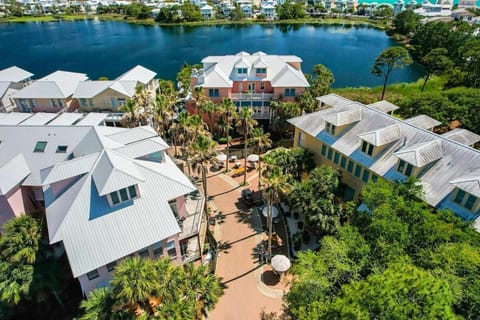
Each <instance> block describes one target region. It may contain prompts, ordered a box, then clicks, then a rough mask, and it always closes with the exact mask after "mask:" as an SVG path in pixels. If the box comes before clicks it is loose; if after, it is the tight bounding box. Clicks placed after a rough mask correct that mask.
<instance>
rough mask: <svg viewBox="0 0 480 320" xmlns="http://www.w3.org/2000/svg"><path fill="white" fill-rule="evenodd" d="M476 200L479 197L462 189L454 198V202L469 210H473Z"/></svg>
mask: <svg viewBox="0 0 480 320" xmlns="http://www.w3.org/2000/svg"><path fill="white" fill-rule="evenodd" d="M476 201H477V197H475V196H474V195H471V194H469V193H467V192H465V191H463V190H462V189H458V191H457V194H456V195H455V197H454V198H453V202H455V203H457V204H459V205H461V206H462V207H464V208H466V209H468V210H472V208H473V206H474V205H475V202H476Z"/></svg>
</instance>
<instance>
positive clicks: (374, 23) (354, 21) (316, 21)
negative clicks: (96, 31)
mask: <svg viewBox="0 0 480 320" xmlns="http://www.w3.org/2000/svg"><path fill="white" fill-rule="evenodd" d="M91 19H98V20H101V21H121V22H127V23H132V24H141V25H159V26H180V25H181V26H192V27H195V26H216V25H251V24H260V25H272V24H275V25H282V24H289V25H292V24H299V25H300V24H312V25H338V26H343V27H354V26H369V27H374V28H378V29H382V30H383V29H385V27H386V25H387V23H386V22H385V21H382V20H372V19H369V18H363V17H362V18H304V19H296V20H276V21H261V20H240V21H232V20H202V21H192V22H182V23H158V22H156V21H155V20H153V19H133V18H126V17H125V16H124V15H115V14H110V15H84V14H81V15H48V16H23V17H8V18H2V19H0V22H19V23H26V22H58V21H78V20H91Z"/></svg>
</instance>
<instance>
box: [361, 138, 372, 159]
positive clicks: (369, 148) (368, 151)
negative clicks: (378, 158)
mask: <svg viewBox="0 0 480 320" xmlns="http://www.w3.org/2000/svg"><path fill="white" fill-rule="evenodd" d="M362 152H363V153H366V154H368V155H369V156H371V155H372V154H373V144H370V143H368V142H367V141H363V142H362Z"/></svg>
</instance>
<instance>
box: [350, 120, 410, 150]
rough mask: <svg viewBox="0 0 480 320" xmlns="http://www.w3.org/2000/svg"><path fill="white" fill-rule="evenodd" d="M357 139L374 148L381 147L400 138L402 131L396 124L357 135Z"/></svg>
mask: <svg viewBox="0 0 480 320" xmlns="http://www.w3.org/2000/svg"><path fill="white" fill-rule="evenodd" d="M358 137H359V138H360V139H362V140H364V141H366V142H368V143H370V144H373V145H374V146H383V145H386V144H388V143H391V142H393V141H397V140H399V139H400V138H401V137H402V130H401V127H400V125H399V124H398V123H397V124H393V125H391V126H388V127H385V128H380V129H378V130H374V131H370V132H365V133H362V134H359V135H358Z"/></svg>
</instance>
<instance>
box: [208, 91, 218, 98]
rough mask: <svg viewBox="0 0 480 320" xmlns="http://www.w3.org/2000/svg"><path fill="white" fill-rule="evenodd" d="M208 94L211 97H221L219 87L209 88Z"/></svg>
mask: <svg viewBox="0 0 480 320" xmlns="http://www.w3.org/2000/svg"><path fill="white" fill-rule="evenodd" d="M208 96H209V97H219V96H220V92H219V90H218V89H208Z"/></svg>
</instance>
